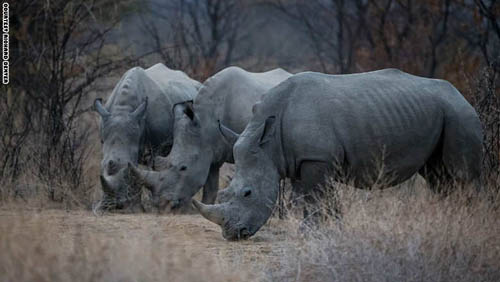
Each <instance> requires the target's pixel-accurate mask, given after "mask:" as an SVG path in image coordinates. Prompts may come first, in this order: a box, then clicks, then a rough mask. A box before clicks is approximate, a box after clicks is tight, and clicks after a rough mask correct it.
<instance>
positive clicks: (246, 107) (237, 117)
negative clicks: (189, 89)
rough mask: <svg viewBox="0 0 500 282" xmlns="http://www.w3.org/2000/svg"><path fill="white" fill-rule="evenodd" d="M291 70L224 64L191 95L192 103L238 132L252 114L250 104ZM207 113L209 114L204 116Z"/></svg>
mask: <svg viewBox="0 0 500 282" xmlns="http://www.w3.org/2000/svg"><path fill="white" fill-rule="evenodd" d="M291 75H292V74H290V73H288V72H286V71H284V70H283V69H279V68H278V69H273V70H270V71H267V72H261V73H255V72H248V71H246V70H244V69H241V68H239V67H228V68H226V69H224V70H222V71H220V72H218V73H217V74H215V75H214V76H212V77H210V78H209V79H207V81H206V82H205V83H204V84H203V87H202V88H201V89H200V91H199V94H198V96H197V97H196V99H195V107H196V108H197V109H201V112H205V110H207V109H209V110H208V111H206V113H203V114H204V115H205V116H207V117H204V118H210V119H213V120H215V121H217V120H220V121H221V122H222V123H223V124H224V125H226V126H228V127H229V128H231V129H232V130H234V131H236V132H238V133H239V132H241V131H243V129H244V128H245V126H246V124H247V123H248V121H249V120H250V118H251V116H252V106H253V105H254V104H255V103H256V102H257V101H259V100H260V99H261V97H262V96H263V95H264V94H265V93H266V92H267V91H268V90H269V89H271V88H272V87H274V86H276V85H278V84H279V83H280V82H282V81H284V80H285V79H287V78H288V77H290V76H291ZM208 116H209V117H208Z"/></svg>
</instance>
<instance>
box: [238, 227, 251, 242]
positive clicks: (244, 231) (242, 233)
mask: <svg viewBox="0 0 500 282" xmlns="http://www.w3.org/2000/svg"><path fill="white" fill-rule="evenodd" d="M248 237H250V232H249V231H248V229H247V228H246V227H243V228H240V230H238V238H240V239H246V238H248Z"/></svg>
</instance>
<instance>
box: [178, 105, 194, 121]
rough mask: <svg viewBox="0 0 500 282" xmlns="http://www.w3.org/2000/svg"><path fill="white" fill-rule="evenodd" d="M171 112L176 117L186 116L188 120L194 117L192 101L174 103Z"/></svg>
mask: <svg viewBox="0 0 500 282" xmlns="http://www.w3.org/2000/svg"><path fill="white" fill-rule="evenodd" d="M173 112H174V116H175V117H176V118H182V117H184V116H187V117H188V118H189V119H190V120H194V119H195V115H194V109H193V101H185V102H181V103H177V104H175V105H174V108H173Z"/></svg>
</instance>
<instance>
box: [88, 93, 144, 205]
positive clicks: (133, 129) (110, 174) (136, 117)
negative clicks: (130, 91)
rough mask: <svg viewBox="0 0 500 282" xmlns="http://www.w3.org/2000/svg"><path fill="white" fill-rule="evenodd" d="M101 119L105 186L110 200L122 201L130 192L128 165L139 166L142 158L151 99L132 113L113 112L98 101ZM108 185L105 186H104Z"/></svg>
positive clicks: (102, 164)
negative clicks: (142, 143)
mask: <svg viewBox="0 0 500 282" xmlns="http://www.w3.org/2000/svg"><path fill="white" fill-rule="evenodd" d="M94 106H95V109H96V111H97V112H98V113H99V115H100V116H101V132H100V133H101V143H102V154H103V156H102V161H101V184H102V188H103V192H104V194H105V198H106V199H111V198H113V197H114V198H115V202H124V203H125V202H127V201H125V199H118V198H119V197H122V195H126V194H127V192H126V191H125V190H126V189H127V184H130V185H131V183H127V179H126V175H128V173H127V171H128V170H127V163H129V162H131V163H134V164H136V163H137V162H138V158H139V148H140V142H141V137H142V134H143V132H144V128H145V116H146V108H147V99H145V100H144V101H143V102H142V103H141V104H140V105H139V106H138V107H137V108H136V109H135V110H133V111H132V112H122V111H121V112H117V113H113V112H109V111H108V110H107V109H106V108H105V107H103V105H102V104H101V100H100V99H97V100H96V101H95V103H94ZM103 181H104V182H103Z"/></svg>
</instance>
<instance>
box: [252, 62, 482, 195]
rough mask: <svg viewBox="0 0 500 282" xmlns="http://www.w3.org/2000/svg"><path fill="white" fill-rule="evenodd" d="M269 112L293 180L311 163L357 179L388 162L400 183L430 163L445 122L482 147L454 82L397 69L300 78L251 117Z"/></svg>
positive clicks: (277, 90) (274, 91)
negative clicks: (335, 168)
mask: <svg viewBox="0 0 500 282" xmlns="http://www.w3.org/2000/svg"><path fill="white" fill-rule="evenodd" d="M269 116H276V117H278V120H279V122H280V123H281V124H280V126H278V127H277V129H278V130H282V131H283V132H279V133H278V134H276V135H277V136H280V138H282V140H279V142H280V143H281V147H282V148H283V149H282V150H283V154H284V156H285V159H286V167H287V174H289V176H290V177H294V176H296V175H297V171H298V169H299V167H300V164H301V163H302V162H303V161H305V160H313V161H322V162H328V163H337V164H340V165H341V166H343V167H344V168H345V169H346V170H347V171H348V172H349V173H350V174H351V177H353V178H357V179H363V178H364V176H363V174H370V173H372V172H373V171H375V168H374V167H375V166H377V165H381V163H383V166H384V168H383V169H384V170H385V172H384V173H385V174H387V175H392V176H391V177H392V178H393V179H391V181H393V182H394V183H397V182H400V181H402V180H404V179H406V178H408V177H410V176H411V175H413V174H414V173H415V172H417V171H418V169H419V168H421V167H422V166H423V165H424V164H425V162H426V161H427V159H428V158H429V157H430V156H431V154H433V152H434V150H435V148H436V146H437V145H438V143H439V142H440V140H442V137H443V136H444V134H445V127H446V128H447V131H448V132H454V133H450V134H455V135H456V136H455V137H456V138H457V139H459V140H456V141H457V142H472V143H474V144H471V145H473V146H472V147H474V148H477V144H476V143H478V142H479V143H480V140H481V137H480V136H481V127H480V124H479V120H478V117H477V114H476V112H475V111H474V109H473V108H472V106H471V105H470V104H469V103H468V102H467V101H466V100H465V99H464V98H463V96H462V95H461V94H460V93H459V92H458V91H457V90H456V89H455V88H454V87H453V86H452V85H451V84H449V83H448V82H446V81H442V80H435V79H427V78H421V77H417V76H413V75H410V74H407V73H404V72H401V71H399V70H394V69H388V70H381V71H374V72H368V73H360V74H351V75H325V74H320V73H302V74H298V75H295V76H293V77H291V78H289V79H288V80H286V81H285V82H283V83H281V84H280V85H279V86H277V87H275V88H273V89H272V90H271V91H270V92H269V93H268V94H267V95H266V97H265V98H264V99H263V101H262V103H261V104H260V105H259V106H258V107H257V110H256V114H255V116H254V118H253V119H252V122H257V123H258V122H263V121H264V120H265V119H266V118H267V117H269ZM453 127H460V129H461V131H460V130H458V129H457V130H453ZM457 132H462V133H460V134H458V133H457ZM460 138H462V139H463V140H460ZM449 139H450V140H451V139H453V138H449ZM455 153H456V154H460V153H461V152H455ZM377 162H380V163H377ZM358 184H359V185H370V184H371V183H367V182H366V181H362V180H361V181H360V183H358Z"/></svg>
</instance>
